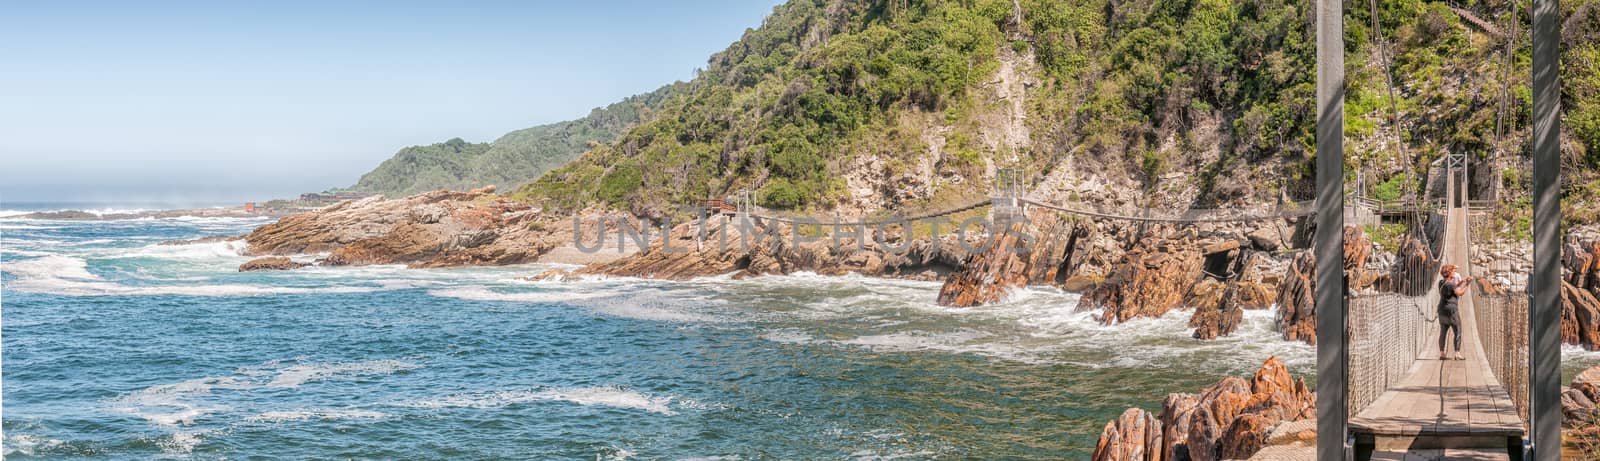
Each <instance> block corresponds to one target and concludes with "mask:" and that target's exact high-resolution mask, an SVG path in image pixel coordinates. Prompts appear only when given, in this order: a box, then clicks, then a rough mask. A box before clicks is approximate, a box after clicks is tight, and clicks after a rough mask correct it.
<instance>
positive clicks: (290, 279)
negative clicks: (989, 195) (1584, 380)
mask: <svg viewBox="0 0 1600 461" xmlns="http://www.w3.org/2000/svg"><path fill="white" fill-rule="evenodd" d="M21 211H23V210H6V211H0V215H11V216H15V215H16V214H18V213H20V212H21ZM267 222H269V221H268V220H265V219H246V218H227V219H223V218H174V219H138V220H121V221H96V222H72V221H43V220H16V219H11V220H0V330H3V367H4V371H3V380H4V383H3V384H4V387H3V391H4V397H3V405H4V409H3V411H4V414H3V418H0V419H3V427H0V429H3V432H4V440H3V449H4V455H5V457H6V458H16V459H33V458H39V459H58V458H93V459H152V458H155V459H312V458H317V459H327V458H380V459H390V458H407V459H629V458H632V459H927V458H981V459H1000V458H1006V459H1060V458H1072V459H1076V458H1084V457H1086V456H1087V455H1088V454H1089V452H1090V451H1091V450H1092V449H1093V447H1094V443H1095V440H1096V438H1097V437H1098V435H1099V433H1100V431H1101V429H1102V428H1103V427H1104V425H1105V423H1106V422H1107V421H1108V420H1110V419H1112V418H1114V417H1116V416H1117V415H1119V414H1120V413H1121V412H1122V411H1123V410H1124V409H1125V408H1127V407H1141V408H1145V409H1148V410H1151V411H1156V410H1159V407H1160V402H1161V400H1162V398H1164V397H1165V396H1166V395H1167V394H1168V393H1171V392H1196V391H1198V390H1199V389H1201V388H1202V387H1204V386H1207V385H1210V384H1211V383H1213V382H1215V381H1216V380H1217V379H1218V378H1221V377H1223V376H1248V375H1249V374H1250V373H1252V372H1253V371H1254V370H1255V369H1256V368H1257V367H1258V366H1259V365H1260V364H1261V362H1262V361H1263V360H1265V359H1266V358H1267V357H1269V356H1277V357H1279V358H1281V359H1283V360H1284V361H1285V362H1287V364H1288V365H1289V367H1290V368H1291V370H1292V371H1293V372H1294V373H1296V375H1297V376H1306V377H1307V378H1308V380H1309V379H1310V378H1312V377H1311V376H1310V374H1311V373H1313V372H1314V369H1315V355H1314V353H1315V351H1314V350H1313V348H1311V347H1309V346H1305V345H1303V344H1301V343H1298V342H1289V341H1284V340H1282V339H1280V337H1279V334H1278V333H1277V332H1276V331H1275V330H1274V328H1273V313H1272V311H1270V310H1263V311H1250V312H1248V313H1247V314H1246V322H1245V324H1244V325H1243V326H1242V327H1241V329H1240V331H1238V332H1237V333H1236V334H1234V335H1233V336H1231V337H1226V338H1222V339H1219V340H1215V341H1198V340H1193V339H1190V338H1189V331H1188V328H1187V327H1186V325H1185V324H1186V323H1187V320H1188V312H1175V313H1173V314H1171V315H1168V316H1166V317H1163V318H1158V319H1141V320H1136V321H1132V322H1128V323H1125V324H1122V325H1115V326H1104V325H1100V324H1099V323H1098V322H1096V321H1094V319H1093V318H1092V317H1091V313H1090V312H1081V311H1078V310H1077V309H1076V307H1077V302H1078V297H1077V296H1076V295H1073V294H1070V293H1065V292H1061V291H1058V290H1054V289H1046V288H1030V289H1024V290H1020V291H1018V292H1017V293H1015V294H1014V295H1013V296H1011V297H1010V298H1009V299H1008V300H1006V301H1005V302H1003V303H1000V304H997V305H993V306H985V307H980V308H968V309H960V308H947V307H941V306H938V305H935V304H934V303H933V300H934V298H935V295H936V294H937V292H938V289H939V285H938V284H937V283H927V282H912V281H899V280H884V279H874V278H867V277H859V276H844V277H824V276H817V275H809V274H796V275H790V276H778V277H761V278H755V279H749V280H733V279H731V278H728V277H713V278H705V279H698V280H693V281H688V282H667V281H656V280H643V279H633V278H589V279H584V280H580V281H573V282H545V281H541V282H531V281H525V280H522V277H527V276H531V275H534V274H537V273H539V272H541V271H543V270H546V269H549V268H556V267H567V268H570V266H555V265H527V266H509V267H492V268H454V269H405V268H403V267H398V266H368V267H311V268H305V269H299V270H294V271H285V272H253V273H239V272H237V271H236V268H237V267H238V265H239V264H240V263H242V262H244V261H247V260H249V259H250V258H248V257H245V256H241V255H240V254H239V253H240V251H241V250H242V249H243V244H242V243H240V242H216V243H204V244H189V245H159V243H160V242H164V241H170V240H176V239H190V238H195V237H202V236H209V235H237V234H243V233H246V232H248V231H249V230H250V229H252V228H254V227H255V226H259V225H261V224H265V223H267ZM314 257H315V255H307V256H304V257H299V258H297V259H301V260H310V259H312V258H314ZM1569 352H1570V354H1571V355H1572V356H1574V357H1575V358H1576V360H1578V361H1582V360H1587V361H1589V363H1591V364H1593V363H1600V359H1597V358H1596V357H1597V356H1594V355H1591V354H1590V353H1584V352H1578V351H1569ZM1569 362H1572V363H1578V362H1575V361H1573V360H1569ZM1571 366H1574V367H1575V366H1578V365H1571Z"/></svg>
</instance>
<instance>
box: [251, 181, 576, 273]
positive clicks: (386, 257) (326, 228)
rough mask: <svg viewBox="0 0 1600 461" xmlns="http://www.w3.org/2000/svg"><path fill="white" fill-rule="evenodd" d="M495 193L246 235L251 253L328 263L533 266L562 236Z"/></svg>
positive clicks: (416, 201)
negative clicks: (311, 256) (317, 256)
mask: <svg viewBox="0 0 1600 461" xmlns="http://www.w3.org/2000/svg"><path fill="white" fill-rule="evenodd" d="M492 192H493V189H479V190H473V191H470V192H451V191H436V192H428V193H423V194H418V195H414V196H411V197H407V198H404V199H399V200H384V199H383V197H381V196H373V197H368V198H364V199H360V200H355V201H346V202H341V203H339V204H336V205H332V206H329V207H327V208H323V209H321V210H318V211H314V212H309V213H301V214H296V215H292V216H289V217H285V218H283V219H280V220H278V222H276V223H273V224H268V225H265V226H261V227H259V228H256V230H255V231H253V232H251V233H250V234H249V235H246V236H245V237H244V239H245V241H246V242H248V243H249V244H250V246H249V248H248V249H247V250H246V251H247V253H249V254H252V255H293V254H307V253H323V252H326V253H328V256H327V258H326V259H325V260H323V261H322V264H327V265H335V266H340V265H368V264H406V265H408V266H410V267H442V266H467V265H501V264H517V263H525V262H532V261H533V260H534V259H536V258H537V257H538V256H539V255H540V254H542V253H544V252H545V251H548V250H549V249H550V248H551V247H552V246H553V245H554V243H552V242H553V241H558V240H559V239H561V238H562V237H563V236H565V238H568V239H570V234H562V233H561V232H559V231H560V230H561V227H559V226H557V227H555V229H556V230H557V232H544V231H542V229H543V228H544V227H547V226H550V225H554V224H553V222H551V223H541V222H539V221H538V218H539V216H538V214H537V212H536V211H533V210H530V209H529V207H528V206H526V205H521V204H517V203H514V202H509V201H506V200H504V199H494V198H493V197H492V196H491V193H492Z"/></svg>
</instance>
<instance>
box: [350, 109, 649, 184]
mask: <svg viewBox="0 0 1600 461" xmlns="http://www.w3.org/2000/svg"><path fill="white" fill-rule="evenodd" d="M672 88H673V85H668V86H664V87H661V88H660V89H657V90H656V91H653V92H650V93H645V94H641V95H637V96H631V97H628V98H627V99H624V100H622V101H621V102H617V103H615V104H611V105H609V106H606V107H602V108H597V109H594V110H593V111H590V112H589V115H588V116H585V117H583V118H579V119H577V120H570V121H565V122H559V123H552V124H548V125H540V126H536V127H532V128H526V129H521V130H517V131H513V132H510V133H506V134H505V135H504V136H501V137H500V139H497V140H495V141H494V142H493V143H467V142H464V141H462V140H461V139H459V138H456V139H451V140H449V141H446V142H443V143H439V144H433V145H428V146H412V147H407V148H404V149H401V150H400V151H399V152H397V153H395V155H394V157H392V158H390V159H388V160H385V161H384V162H383V163H382V164H379V165H378V167H377V168H375V169H373V170H372V171H371V172H368V173H367V174H364V175H362V176H361V179H360V181H358V182H356V184H355V185H354V186H351V187H350V190H353V191H360V192H379V193H383V194H385V195H389V196H404V195H410V194H415V193H418V192H425V191H430V190H438V189H452V190H466V189H473V188H478V187H482V186H486V185H495V186H498V187H500V188H502V189H505V190H510V189H513V188H515V187H516V186H519V185H521V184H523V183H526V182H528V181H530V180H532V179H533V178H537V177H539V175H541V174H543V173H544V172H545V171H548V170H550V169H551V168H555V167H557V166H559V165H561V164H562V163H565V162H567V161H569V160H572V159H574V158H577V157H578V156H579V155H580V154H582V153H583V152H584V151H586V150H588V149H589V148H590V147H592V146H593V145H595V144H600V143H607V142H611V141H612V140H614V139H616V137H617V135H618V134H620V133H621V132H622V131H623V130H624V129H626V128H627V127H629V126H632V125H634V124H636V123H638V122H639V121H640V120H641V119H644V118H646V117H648V116H649V115H650V114H651V113H652V110H653V109H654V108H655V107H657V106H658V105H659V104H660V103H661V101H662V99H663V98H664V97H665V96H666V95H668V94H669V93H670V92H671V91H672Z"/></svg>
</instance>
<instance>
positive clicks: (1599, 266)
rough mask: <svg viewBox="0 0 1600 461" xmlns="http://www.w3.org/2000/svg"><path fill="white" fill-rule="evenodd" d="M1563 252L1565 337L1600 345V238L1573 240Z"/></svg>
mask: <svg viewBox="0 0 1600 461" xmlns="http://www.w3.org/2000/svg"><path fill="white" fill-rule="evenodd" d="M1563 250H1564V251H1562V252H1561V261H1562V265H1563V266H1564V269H1566V270H1565V272H1566V280H1563V281H1562V283H1561V341H1562V342H1564V343H1567V344H1576V345H1580V346H1583V347H1584V348H1585V349H1589V350H1596V349H1600V240H1594V241H1590V242H1585V243H1582V244H1579V243H1570V244H1568V245H1567V246H1566V248H1564V249H1563Z"/></svg>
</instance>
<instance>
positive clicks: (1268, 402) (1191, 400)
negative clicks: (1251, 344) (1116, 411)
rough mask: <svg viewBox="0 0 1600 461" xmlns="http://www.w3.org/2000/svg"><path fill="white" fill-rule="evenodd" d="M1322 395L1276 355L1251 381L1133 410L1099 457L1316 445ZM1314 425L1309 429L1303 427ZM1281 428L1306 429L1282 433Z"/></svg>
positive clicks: (1176, 456) (1208, 454)
mask: <svg viewBox="0 0 1600 461" xmlns="http://www.w3.org/2000/svg"><path fill="white" fill-rule="evenodd" d="M1316 413H1317V397H1316V393H1315V392H1312V391H1311V390H1310V389H1308V388H1307V387H1306V383H1305V380H1303V379H1300V378H1295V377H1294V376H1293V375H1292V374H1290V373H1289V370H1288V368H1287V367H1285V366H1284V364H1283V362H1282V361H1280V360H1278V359H1277V358H1276V357H1269V358H1267V360H1266V362H1264V363H1262V364H1261V368H1260V369H1258V370H1256V372H1255V375H1254V376H1253V377H1252V378H1251V379H1250V380H1245V379H1242V378H1237V377H1227V378H1223V379H1222V380H1220V381H1217V383H1216V384H1213V385H1211V386H1210V387H1207V388H1205V389H1204V390H1202V391H1200V393H1198V394H1171V395H1168V396H1167V398H1166V400H1165V401H1163V402H1162V404H1161V411H1160V412H1159V413H1157V414H1150V412H1147V411H1145V410H1142V409H1138V408H1129V409H1128V410H1127V411H1125V412H1123V413H1122V416H1121V417H1119V418H1117V419H1115V420H1112V421H1111V422H1108V423H1106V426H1105V429H1104V430H1102V431H1101V432H1100V439H1099V440H1098V441H1097V442H1096V443H1095V449H1094V453H1093V454H1092V455H1091V456H1090V458H1089V459H1091V460H1093V461H1160V460H1181V459H1188V460H1194V461H1215V460H1220V459H1246V458H1250V457H1251V456H1253V455H1255V454H1256V452H1258V451H1260V450H1261V449H1262V448H1263V447H1265V446H1267V445H1268V443H1269V442H1271V443H1272V444H1275V445H1278V444H1289V443H1299V444H1302V445H1305V444H1310V445H1315V443H1316V432H1315V425H1314V424H1313V425H1307V424H1292V423H1295V422H1300V421H1314V420H1315V419H1316ZM1307 426H1309V427H1310V430H1309V431H1307V430H1305V429H1304V428H1306V427H1307ZM1281 428H1299V429H1300V430H1293V431H1279V432H1281V433H1277V434H1275V430H1276V429H1281Z"/></svg>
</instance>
